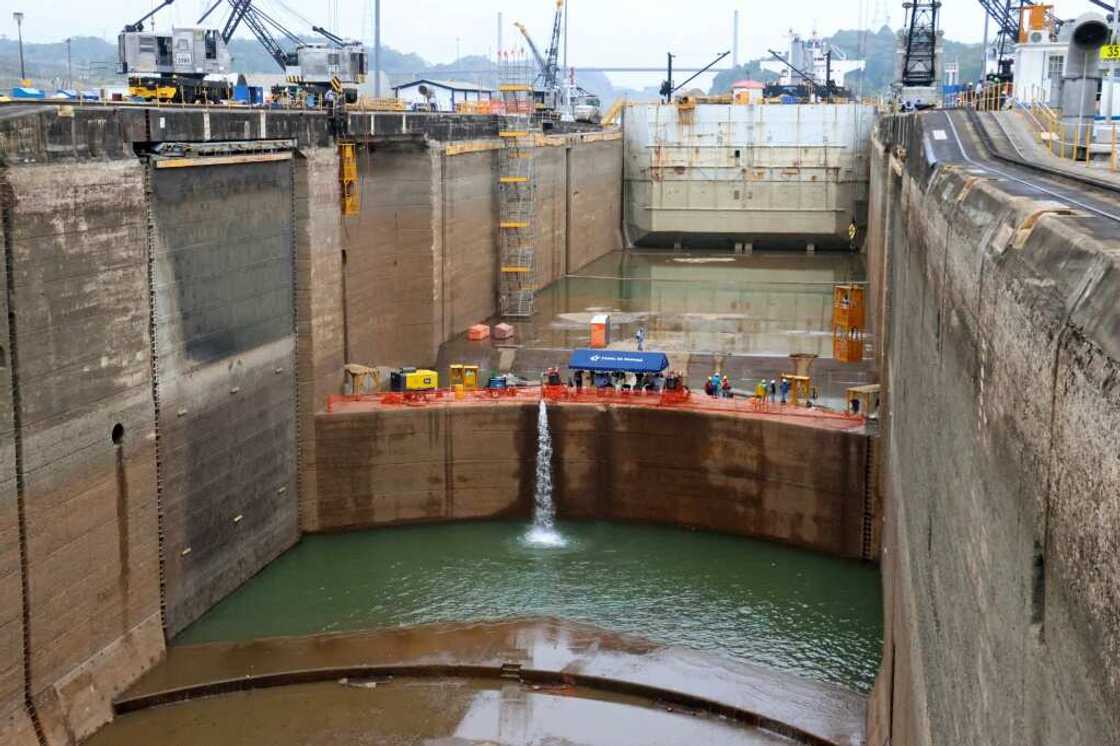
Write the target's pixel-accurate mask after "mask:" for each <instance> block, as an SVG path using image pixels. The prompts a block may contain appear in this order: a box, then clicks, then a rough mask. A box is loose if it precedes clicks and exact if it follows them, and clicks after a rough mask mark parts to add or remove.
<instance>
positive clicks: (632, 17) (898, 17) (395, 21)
mask: <svg viewBox="0 0 1120 746" xmlns="http://www.w3.org/2000/svg"><path fill="white" fill-rule="evenodd" d="M212 1H213V0H176V2H175V3H174V4H173V5H171V6H170V7H168V8H166V9H164V10H163V11H161V12H160V13H159V14H158V15H157V16H156V21H157V25H158V26H166V25H169V24H170V25H191V24H193V23H194V21H196V20H197V18H198V16H199V15H200V10H201V9H202V8H204V7H207V6H208V5H209V4H210V3H211V2H212ZM256 1H257V2H258V3H259V4H260V5H261V7H262V8H265V9H268V11H269V12H270V13H273V14H274V15H276V16H277V17H280V18H283V19H284V20H286V21H289V22H291V26H292V28H293V29H294V30H300V31H308V32H309V31H310V29H307V28H304V26H305V24H303V23H302V22H301V20H300V19H299V17H298V16H297V15H293V14H292V13H289V12H288V11H286V10H285V7H288V8H291V9H293V10H294V11H295V12H296V13H297V14H298V15H302V16H304V17H305V18H306V19H309V20H311V21H314V22H315V23H318V24H320V25H325V26H327V27H328V28H331V29H332V30H336V31H338V32H340V33H341V34H342V35H344V36H350V37H358V38H362V39H366V40H369V39H371V38H372V26H373V22H372V18H373V11H372V7H373V0H256ZM569 1H570V6H569V18H568V24H569V36H570V41H569V51H568V56H569V63H570V64H571V65H579V66H623V65H625V66H634V65H640V66H646V65H660V64H662V62H663V61H664V59H665V52H666V51H673V52H675V53H676V54H678V55H679V58H678V59H679V61H680V64H682V65H696V64H706V63H707V62H708V61H709V60H710V59H712V58H713V57H715V55H716V54H718V53H719V52H722V51H725V50H728V49H730V48H731V26H732V21H731V19H732V12H733V11H734V10H735V9H738V10H739V15H740V37H739V38H740V42H739V44H740V59H750V58H755V57H760V56H763V55H765V53H766V48H767V47H774V48H783V49H784V48H785V47H786V45H787V39H788V32H789V30H790V29H791V27H792V28H793V29H794V30H796V31H798V32H800V33H803V34H807V33H810V32H812V31H814V30H816V31H818V32H819V33H821V34H822V35H828V34H831V33H833V32H834V31H836V30H838V29H841V28H858V27H867V26H872V27H875V28H878V27H879V26H881V25H882V24H883V23H885V22H886V21H887V18H888V16H889V20H890V24H891V26H892V27H896V28H897V27H898V26H899V25H900V24H901V23H902V19H903V9H902V1H901V0H784V2H775V0H690V1H689V2H658V1H657V0H569ZM1054 1H1055V4H1056V5H1057V12H1058V14H1059V15H1060V16H1063V17H1073V16H1076V15H1078V14H1079V13H1081V12H1083V11H1085V10H1090V9H1093V5H1092V4H1091V3H1090V2H1089V0H1054ZM2 2H3V4H2V5H0V8H3V11H0V33H3V34H5V35H6V36H8V37H9V38H12V37H14V36H15V24H14V22H13V20H12V16H11V13H10V12H6V11H17V10H19V11H23V13H24V14H25V17H24V22H23V33H24V39H25V40H28V41H37V42H43V41H58V40H60V39H62V38H65V37H67V36H80V35H91V36H102V37H104V38H107V39H112V38H114V37H115V36H116V34H117V32H118V31H119V30H120V27H121V26H123V25H124V24H125V23H129V22H132V21H134V20H136V19H137V18H139V17H140V16H142V15H143V14H144V13H146V12H147V11H148V10H149V9H151V8H152V7H154V6H155V5H157V4H158V0H97V2H90V0H49V2H46V3H44V2H41V0H38V1H33V0H2ZM554 9H555V0H471V1H470V2H463V1H462V0H454V1H452V0H407V1H406V0H382V2H381V24H382V26H381V28H382V31H381V38H382V42H383V43H384V44H387V45H389V46H391V47H393V48H395V49H399V50H401V51H406V52H416V53H418V54H420V55H421V56H422V57H424V58H425V59H427V60H428V61H430V62H450V61H452V60H453V59H455V56H456V49H457V48H458V50H459V52H460V53H461V54H463V55H467V54H482V55H488V54H492V53H493V50H494V48H495V47H496V45H497V33H498V32H497V14H498V12H499V11H502V12H503V13H504V21H505V22H504V24H503V25H504V29H503V34H504V44H503V46H506V47H509V46H511V45H512V44H514V43H515V42H519V41H520V39H519V38H515V35H516V34H517V31H516V30H515V29H514V27H513V21H515V20H520V21H522V22H524V23H525V24H526V26H528V28H529V30H530V32H531V33H532V34H533V36H534V37H535V40H536V41H537V43H538V44H539V45H542V46H543V45H544V44H545V42H546V40H547V37H548V35H549V32H550V30H551V23H552V13H553V11H554ZM220 12H221V11H218V12H216V13H215V14H214V16H213V17H218V16H219V13H220ZM941 18H942V22H941V23H942V28H943V29H944V30H945V34H946V36H947V37H948V38H950V39H953V40H957V41H966V42H976V41H980V40H981V38H982V37H983V33H984V14H983V11H982V10H981V8H980V4H979V1H978V0H943V5H942V10H941ZM216 25H217V24H216Z"/></svg>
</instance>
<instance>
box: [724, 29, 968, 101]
mask: <svg viewBox="0 0 1120 746" xmlns="http://www.w3.org/2000/svg"><path fill="white" fill-rule="evenodd" d="M828 41H829V42H830V43H831V44H832V45H833V46H834V47H836V48H837V49H840V50H842V51H843V52H844V54H846V55H847V56H848V58H849V59H863V60H866V62H867V66H866V69H865V70H864V71H856V72H853V73H850V74H849V75H848V76H847V77H846V79H845V80H844V85H846V86H847V87H848V88H849V89H851V90H859V89H860V84H861V83H862V84H863V94H864V95H865V96H876V95H879V94H884V93H887V92H888V91H889V90H890V86H891V83H893V82H894V79H895V75H896V67H897V65H898V36H897V35H896V33H895V32H894V31H892V30H891V29H890V28H889V27H887V26H883V27H882V28H880V29H879V30H878V31H877V32H871V31H859V30H855V29H852V30H845V31H838V32H837V33H836V34H834V35H833V36H831V37H829V38H828ZM982 47H983V45H981V44H962V43H960V42H955V41H949V40H946V41H945V57H944V61H946V62H958V63H959V64H960V68H961V80H962V81H974V80H976V79H977V77H978V76H979V75H980V60H981V50H982ZM759 63H760V60H752V61H750V62H748V63H747V64H745V65H740V66H739V67H738V68H736V69H735V70H734V71H731V72H725V73H720V74H719V75H717V76H716V79H715V81H714V82H713V85H712V91H711V92H712V93H713V94H720V93H727V92H729V91H730V90H731V84H732V83H734V82H735V81H736V80H739V79H742V78H750V79H753V80H761V81H769V80H772V79H775V78H777V76H776V75H775V74H773V73H770V72H767V71H763V70H761V67H760V64H759Z"/></svg>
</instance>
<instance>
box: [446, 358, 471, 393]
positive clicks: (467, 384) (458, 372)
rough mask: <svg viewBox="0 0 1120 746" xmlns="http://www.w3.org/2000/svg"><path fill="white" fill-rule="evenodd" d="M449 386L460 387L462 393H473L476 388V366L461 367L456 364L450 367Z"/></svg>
mask: <svg viewBox="0 0 1120 746" xmlns="http://www.w3.org/2000/svg"><path fill="white" fill-rule="evenodd" d="M451 386H452V388H454V387H455V386H462V387H463V390H464V391H474V390H476V389H477V388H478V366H477V365H461V364H458V363H456V364H455V365H452V366H451Z"/></svg>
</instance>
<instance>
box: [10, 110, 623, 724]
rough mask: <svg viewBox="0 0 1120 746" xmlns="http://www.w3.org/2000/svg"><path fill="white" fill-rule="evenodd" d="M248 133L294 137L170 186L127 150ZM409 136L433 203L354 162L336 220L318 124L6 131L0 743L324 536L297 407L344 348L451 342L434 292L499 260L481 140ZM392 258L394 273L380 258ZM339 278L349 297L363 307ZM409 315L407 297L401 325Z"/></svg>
mask: <svg viewBox="0 0 1120 746" xmlns="http://www.w3.org/2000/svg"><path fill="white" fill-rule="evenodd" d="M359 119H360V118H359ZM363 123H364V124H363ZM358 125H359V129H360V128H361V127H362V126H367V127H368V128H369V129H370V132H371V133H373V132H377V133H380V135H377V136H381V135H384V134H387V133H392V132H398V133H399V134H402V135H410V136H413V137H414V138H415V139H418V140H419V141H421V142H423V141H424V138H425V137H426V136H429V135H447V136H455V137H466V136H470V137H480V136H489V135H492V134H493V132H494V130H495V129H496V123H495V121H494V120H493V119H492V118H477V119H470V118H467V119H454V120H450V119H445V118H435V117H432V118H416V117H401V116H399V115H394V116H389V117H382V116H373V117H366V118H365V119H361V120H360V121H358ZM363 131H364V130H363ZM262 137H267V138H290V139H291V140H292V141H293V142H294V144H295V146H296V147H297V148H298V151H297V152H296V153H295V154H294V156H293V160H291V161H285V162H282V163H279V164H276V163H273V164H262V163H242V164H238V165H231V166H221V167H217V166H200V167H194V168H185V169H179V170H177V171H175V174H174V175H172V174H170V173H164V172H163V171H162V170H159V169H156V170H150V165H149V164H148V163H147V162H145V161H143V160H141V159H139V158H137V152H136V149H137V147H139V148H141V149H143V147H144V144H145V143H147V142H150V141H152V140H185V141H190V142H199V141H215V140H252V139H257V138H262ZM406 139H408V138H407V137H406ZM381 145H384V143H383V142H382V143H381ZM617 146H618V142H617V141H616V142H615V143H614V144H613V145H612V144H610V143H608V144H605V145H602V146H600V147H605V148H610V147H617ZM399 147H400V150H401V151H402V152H406V151H409V152H411V153H412V154H413V155H415V154H416V153H418V152H419V153H421V156H420V160H421V162H422V164H426V165H422V166H421V170H423V169H424V168H426V169H427V170H426V173H423V174H422V175H421V176H419V177H417V178H415V179H413V180H414V181H415V182H418V183H419V184H421V186H419V187H418V191H417V192H416V193H415V194H422V195H424V197H423V199H422V200H421V199H419V198H418V199H417V201H416V203H414V204H413V205H409V204H408V201H407V199H402V198H401V197H402V193H403V192H406V191H407V189H408V185H407V184H405V185H404V188H403V190H402V181H401V180H400V179H399V174H397V175H393V174H392V169H391V168H390V169H389V171H390V174H389V175H388V178H386V176H387V175H386V174H385V173H384V172H383V171H377V172H367V174H372V175H370V176H369V178H370V179H372V182H371V183H370V184H367V189H366V192H365V193H364V194H363V197H364V200H363V202H364V204H363V215H364V216H366V217H365V218H363V219H362V220H357V221H353V220H348V221H347V222H346V223H344V222H343V221H342V220H341V218H340V217H339V214H338V209H337V205H338V197H339V183H338V158H337V156H336V153H335V148H334V143H333V141H332V138H331V135H330V128H329V127H328V124H327V122H326V120H325V118H323V117H320V116H316V115H313V114H308V113H298V112H244V111H240V112H216V111H210V112H204V111H197V110H188V109H177V110H166V109H140V108H132V107H130V108H127V109H113V108H96V109H93V108H89V109H87V108H82V107H42V108H20V109H18V110H13V115H12V116H9V117H5V118H4V119H2V120H0V198H2V203H0V208H2V210H3V213H2V217H3V233H2V239H3V243H2V249H3V256H4V260H5V261H4V266H5V267H6V266H11V267H12V268H13V270H14V271H13V272H12V273H11V283H10V288H8V287H7V283H4V285H3V286H4V287H5V292H3V293H2V294H0V300H2V302H3V304H4V305H3V306H2V307H0V404H2V405H3V406H0V742H4V743H9V742H12V743H19V744H22V743H25V742H27V743H32V742H35V741H36V740H37V737H36V735H35V734H34V732H33V730H32V726H31V721H30V719H29V717H28V713H26V712H24V709H23V700H24V693H25V692H28V693H30V695H31V699H32V701H33V703H34V705H35V710H36V712H37V713H38V719H39V720H40V721H41V724H42V731H43V733H44V736H45V737H46V738H47V739H48V741H49V742H51V743H69V742H72V741H73V740H74V739H80V738H81V737H83V736H84V735H85V734H87V733H89V732H90V731H92V730H93V729H94V728H96V727H97V726H98V725H99V724H100V723H102V722H104V721H105V720H107V719H108V718H109V717H110V716H111V709H110V698H111V697H112V696H113V695H115V694H116V693H118V692H119V691H120V690H121V689H122V688H123V687H125V686H127V685H128V684H129V683H130V682H131V681H133V680H134V679H135V678H136V677H137V676H138V675H139V674H140V673H141V672H142V671H143V670H145V669H146V668H147V667H148V666H149V665H151V664H152V663H153V662H154V661H155V659H156V658H158V656H160V655H161V654H162V651H163V648H164V639H165V635H168V634H173V633H174V632H175V631H176V630H177V629H179V628H181V627H182V626H183V625H184V624H186V623H188V622H189V621H190V620H191V619H192V618H194V617H196V616H197V615H198V614H200V613H202V612H203V611H205V609H206V608H208V606H209V605H211V604H212V603H213V602H215V601H216V600H217V599H219V598H220V597H221V596H222V595H223V594H224V593H226V592H228V591H229V590H232V589H233V588H234V587H236V585H237V584H238V583H239V582H241V580H243V579H244V578H246V577H248V576H249V575H251V574H252V573H253V572H256V571H257V570H259V569H260V568H261V567H262V566H263V565H264V564H265V563H267V561H268V560H269V559H270V558H271V557H273V556H275V555H276V554H277V553H279V552H280V551H282V550H283V549H284V548H285V547H286V546H289V545H290V544H291V543H292V542H293V541H294V540H295V539H296V537H297V536H298V531H299V526H300V521H301V519H302V520H303V522H304V524H305V525H307V526H308V527H310V528H313V527H314V526H315V525H316V522H317V520H318V516H317V508H318V502H317V501H316V500H315V495H316V490H317V482H318V476H319V470H320V467H319V465H318V463H317V455H318V454H319V453H320V452H321V450H322V449H319V448H317V446H316V443H315V433H316V428H315V427H314V420H313V413H314V412H315V411H316V410H317V409H318V408H321V407H322V406H323V405H324V404H325V401H326V397H327V396H328V395H329V394H331V393H336V392H337V391H338V390H339V388H340V386H341V377H342V365H343V363H344V362H345V361H346V360H347V359H348V356H347V354H346V345H347V344H356V345H359V346H362V345H364V346H365V348H366V349H373V350H374V351H375V352H376V351H377V350H379V349H381V348H379V347H377V345H384V344H385V343H386V342H387V341H388V340H390V339H392V338H403V339H404V340H405V341H406V344H408V345H411V344H413V342H415V341H416V339H420V340H421V344H419V345H418V346H417V349H418V350H420V351H421V352H422V353H423V352H424V351H427V353H429V354H431V356H432V358H434V350H435V348H436V347H437V346H438V344H439V342H441V341H442V340H443V339H444V337H445V334H447V332H446V331H445V329H444V328H443V327H444V320H443V319H442V318H441V317H440V315H439V311H438V310H437V309H439V308H440V306H441V296H440V295H439V294H438V293H440V292H442V288H443V287H444V286H443V283H445V282H447V283H450V284H449V285H448V287H450V288H451V290H450V294H449V296H448V299H449V302H450V303H451V304H452V305H453V307H454V313H448V314H447V317H446V318H447V319H448V320H449V321H448V322H447V325H446V326H447V328H448V329H455V330H456V331H459V330H461V328H462V327H461V325H464V326H465V325H466V324H469V323H473V322H474V321H476V320H478V319H477V318H475V316H477V315H478V314H480V313H485V311H486V309H488V308H492V307H493V306H492V304H493V297H492V296H489V295H488V293H487V292H485V291H484V292H479V284H480V283H485V282H493V278H494V275H487V276H485V277H484V275H483V273H482V268H484V267H485V266H487V264H488V263H494V266H496V253H495V248H494V246H493V242H492V241H489V240H487V236H488V235H493V215H494V212H493V205H492V204H491V203H490V202H489V201H488V199H489V197H488V196H487V194H486V193H485V192H483V193H481V194H478V195H476V194H475V193H474V186H475V185H480V184H483V183H486V184H487V185H490V187H491V188H492V185H493V182H494V172H493V169H492V168H491V167H487V166H486V163H487V162H490V161H492V160H493V157H494V153H493V145H492V144H491V145H489V146H488V147H489V150H490V152H489V153H487V154H486V155H480V156H479V157H477V158H475V157H473V156H468V155H467V152H469V151H470V150H471V149H470V148H467V149H466V150H464V151H458V152H456V154H454V155H451V154H449V153H448V151H447V150H446V149H445V148H443V146H442V145H441V144H439V143H429V144H426V145H424V147H423V148H418V147H417V146H416V144H415V143H414V144H412V145H408V144H405V145H401V146H399ZM410 149H411V150H410ZM383 150H390V151H391V148H387V147H386V148H384V149H383ZM559 152H562V149H559ZM459 157H463V158H465V159H466V160H464V161H463V162H462V164H463V165H462V166H459V164H458V163H457V162H456V161H455V158H459ZM404 160H406V159H402V163H403V167H404V168H405V169H411V168H412V164H411V163H405V162H404ZM472 160H473V161H474V162H473V163H472ZM367 165H368V164H367ZM379 165H383V164H379ZM448 165H450V169H449V170H450V171H451V173H452V175H453V177H454V178H453V179H452V180H451V181H448V182H446V183H445V182H443V181H442V179H441V178H440V176H441V175H446V174H447V171H446V170H441V169H444V168H446V167H447V166H448ZM379 178H380V179H382V181H380V182H378V181H377V179H379ZM595 178H598V177H595ZM593 180H594V179H593ZM405 181H407V179H406V180H405ZM444 186H446V187H448V189H447V191H448V194H447V196H446V198H443V197H437V195H441V194H442V192H443V188H444ZM597 188H598V189H600V191H601V192H602V193H609V191H610V189H609V186H602V185H600V186H598V187H597ZM616 201H617V200H616ZM421 202H422V203H423V204H421ZM411 206H415V207H416V208H417V209H416V210H415V211H413V212H412V213H411V214H408V213H409V207H411ZM367 209H368V210H369V213H368V214H367V213H366V212H365V211H366V210H367ZM600 214H603V215H609V214H610V213H609V211H602V212H601V213H600ZM388 216H391V217H388ZM445 216H450V220H445ZM367 218H369V219H367ZM402 218H403V220H402ZM410 219H413V222H412V223H411V226H413V227H412V228H409V225H410V223H409V220H410ZM379 221H381V222H379ZM456 221H460V222H456ZM387 224H388V225H391V226H394V231H393V232H392V233H391V234H390V235H389V240H385V227H386V225H387ZM402 225H403V226H404V232H401V233H397V232H396V230H395V227H396V226H402ZM475 226H478V227H480V228H483V227H484V228H485V229H484V230H480V231H479V235H480V236H481V237H482V238H481V239H479V238H478V236H476V235H475V233H474V228H475ZM445 227H449V228H450V229H451V230H450V233H449V235H450V236H451V239H450V240H449V242H448V244H447V245H448V246H449V249H448V250H447V252H446V254H445V253H444V229H445ZM408 230H415V231H417V232H419V233H420V234H422V235H423V236H424V237H425V238H426V241H425V242H422V243H421V244H416V243H415V242H413V241H412V239H413V237H414V236H412V235H409V234H408V233H407V231H408ZM472 241H474V242H476V243H474V244H472V243H471V242H472ZM418 245H419V246H420V250H418V251H417V252H416V253H411V252H410V249H415V248H416V247H417V246H418ZM351 248H357V249H358V252H359V254H361V253H362V252H363V251H366V252H368V253H367V254H366V255H365V256H361V257H360V258H359V269H362V270H363V271H364V272H365V273H366V275H365V277H364V278H363V277H362V276H360V275H359V276H357V277H352V276H351V275H350V274H349V273H348V272H344V254H343V249H351ZM611 248H613V247H611ZM445 257H446V265H445V264H444V260H445ZM386 258H387V259H388V262H387V263H381V262H380V260H382V259H386ZM362 260H366V263H365V266H364V267H362V266H361V261H362ZM395 260H399V266H401V267H402V269H401V270H400V273H399V274H392V272H386V267H393V266H397V265H394V264H393V261H395ZM417 262H419V267H420V271H419V272H417V271H416V267H417ZM472 273H473V279H459V278H461V277H465V278H471V276H472ZM344 277H346V278H348V279H351V280H353V281H354V283H355V284H351V287H355V288H357V292H358V301H359V302H360V303H365V308H364V311H365V315H362V314H358V317H357V320H355V319H354V318H353V317H352V316H351V315H350V314H351V312H353V311H354V310H355V307H354V306H352V305H351V304H350V303H348V302H344V298H345V297H346V296H345V290H346V288H347V285H346V284H344V282H343V279H344ZM3 279H4V277H3V273H0V280H3ZM363 279H368V280H369V281H370V282H371V283H372V285H371V286H367V285H365V284H363V283H362V281H363ZM402 280H403V282H402ZM457 280H458V282H459V283H460V284H459V285H458V286H456V285H455V282H456V281H457ZM408 283H414V284H413V285H409V284H408ZM371 288H372V289H371ZM414 291H415V292H414ZM379 292H380V293H381V294H382V295H381V296H380V297H379V296H378V295H377V293H379ZM410 299H415V302H416V303H417V304H419V305H421V306H422V307H423V317H424V319H423V321H422V322H421V326H422V327H423V330H422V333H421V334H420V336H419V337H418V338H417V337H416V335H415V334H414V330H413V331H410V330H407V329H406V330H405V331H404V332H402V331H401V328H400V326H399V325H396V324H395V323H392V324H388V325H386V324H384V323H383V314H384V313H386V312H395V311H396V310H398V307H399V305H400V304H401V302H402V301H405V300H410ZM9 301H11V303H10V306H9ZM378 303H381V304H382V305H378ZM8 310H10V312H11V318H12V319H13V322H14V324H13V327H12V330H11V334H10V335H9V333H8V329H7V323H6V322H7V320H8V313H7V311H8ZM359 310H362V309H361V308H360V306H359ZM379 314H382V315H379ZM412 317H413V314H411V311H410V310H409V309H404V311H403V312H401V313H399V314H398V315H397V316H396V318H395V319H394V322H395V320H397V319H399V320H407V319H410V318H412ZM452 318H454V321H450V319H452ZM348 325H349V330H350V334H349V336H348V335H347V334H346V333H345V331H346V329H347V326H348ZM152 330H154V334H153V333H152ZM17 338H18V339H22V340H24V341H23V343H22V344H20V345H19V349H20V354H19V355H18V360H17V357H16V355H14V354H13V353H14V350H13V349H12V348H13V347H14V346H16V344H15V340H16V339H17ZM153 350H154V355H153ZM378 354H379V353H378ZM399 354H400V355H401V356H402V357H404V356H405V355H407V358H408V359H411V358H412V356H413V351H412V350H411V349H407V348H406V349H404V352H403V353H399ZM359 359H360V358H359ZM9 361H11V362H9ZM17 417H18V418H19V422H20V427H19V429H18V432H17V430H16V426H15V420H16V418H17ZM118 423H119V424H121V426H122V428H123V433H124V434H123V437H122V439H121V442H120V444H114V443H113V441H112V438H111V433H112V432H113V428H114V425H116V424H118ZM17 443H18V444H20V446H21V449H22V453H23V458H22V468H21V470H20V471H19V472H18V473H19V474H20V475H21V477H22V488H21V489H17V481H18V480H17V479H16V476H17V470H16V463H15V461H16V459H15V452H16V445H17ZM157 456H158V459H159V460H158V464H159V468H158V469H157ZM301 472H302V473H301ZM301 513H302V516H301V515H300V514H301ZM21 515H22V517H23V518H24V521H25V524H26V529H27V530H26V533H25V536H26V539H27V545H26V548H27V551H26V553H25V554H24V555H23V556H21V551H20V540H19V536H20V533H19V526H20V517H21ZM161 524H162V526H161ZM161 539H162V540H163V542H164V546H163V551H162V552H161V548H160V542H161ZM23 583H26V585H27V600H28V603H27V604H26V608H25V606H24V604H23V595H24V594H23V593H22V587H21V586H22V585H23ZM161 590H162V591H163V593H162V594H161ZM163 602H166V616H163V615H161V606H162V604H163ZM25 612H26V618H27V620H28V622H29V623H28V625H27V630H26V631H27V634H28V644H27V645H26V646H25V645H24V640H23V637H24V625H23V624H22V620H23V617H24V616H25ZM25 653H26V660H25ZM25 663H26V670H27V671H28V672H29V674H30V676H29V677H25V676H24V670H25Z"/></svg>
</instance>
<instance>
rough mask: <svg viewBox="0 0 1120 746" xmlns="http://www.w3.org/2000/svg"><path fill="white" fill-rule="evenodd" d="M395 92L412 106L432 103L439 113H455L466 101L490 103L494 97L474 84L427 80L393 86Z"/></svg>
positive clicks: (492, 93) (488, 91)
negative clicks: (459, 105)
mask: <svg viewBox="0 0 1120 746" xmlns="http://www.w3.org/2000/svg"><path fill="white" fill-rule="evenodd" d="M393 91H394V93H396V95H397V98H399V99H401V100H402V101H404V102H406V103H408V104H409V105H410V106H411V105H412V104H424V103H431V104H434V105H435V108H436V109H437V110H438V111H455V105H456V104H459V103H462V102H464V101H489V100H490V99H491V98H493V97H494V92H493V91H492V90H490V89H489V88H485V87H483V86H479V85H475V84H474V83H464V82H460V81H455V80H428V79H427V78H421V79H419V80H414V81H412V82H411V83H404V84H402V85H396V86H393Z"/></svg>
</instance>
